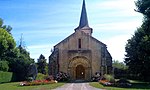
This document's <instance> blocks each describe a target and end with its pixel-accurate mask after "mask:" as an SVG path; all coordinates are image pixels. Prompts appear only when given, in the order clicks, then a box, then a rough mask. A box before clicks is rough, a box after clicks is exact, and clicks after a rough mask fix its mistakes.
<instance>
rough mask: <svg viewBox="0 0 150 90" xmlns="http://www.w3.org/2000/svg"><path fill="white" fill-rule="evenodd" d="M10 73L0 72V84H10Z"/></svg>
mask: <svg viewBox="0 0 150 90" xmlns="http://www.w3.org/2000/svg"><path fill="white" fill-rule="evenodd" d="M12 75H13V73H12V72H3V71H0V83H4V82H10V81H11V79H12Z"/></svg>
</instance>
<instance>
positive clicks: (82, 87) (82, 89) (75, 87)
mask: <svg viewBox="0 0 150 90" xmlns="http://www.w3.org/2000/svg"><path fill="white" fill-rule="evenodd" d="M53 90H102V89H98V88H94V87H92V86H90V85H89V83H67V84H65V85H63V86H61V87H58V88H56V89H53Z"/></svg>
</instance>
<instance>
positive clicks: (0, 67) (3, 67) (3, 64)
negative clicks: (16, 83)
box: [0, 61, 9, 72]
mask: <svg viewBox="0 0 150 90" xmlns="http://www.w3.org/2000/svg"><path fill="white" fill-rule="evenodd" d="M8 69H9V66H8V62H7V61H0V71H5V72H7V71H8Z"/></svg>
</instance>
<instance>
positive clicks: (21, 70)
mask: <svg viewBox="0 0 150 90" xmlns="http://www.w3.org/2000/svg"><path fill="white" fill-rule="evenodd" d="M11 29H12V28H11V27H10V26H6V25H3V20H2V19H0V61H2V62H3V61H7V62H8V66H9V67H7V64H6V63H4V62H3V66H5V69H6V71H7V69H8V68H9V70H8V71H10V72H13V73H14V75H16V77H17V80H24V79H25V78H26V74H27V68H28V66H29V65H30V64H31V63H33V62H34V60H33V59H31V58H30V54H29V52H27V51H26V49H25V48H23V47H22V46H21V45H19V46H18V47H16V42H15V40H14V39H13V36H12V35H11V34H10V31H11ZM2 62H1V63H2ZM0 68H1V67H0Z"/></svg>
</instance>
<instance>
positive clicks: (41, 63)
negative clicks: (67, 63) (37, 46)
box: [37, 54, 47, 74]
mask: <svg viewBox="0 0 150 90" xmlns="http://www.w3.org/2000/svg"><path fill="white" fill-rule="evenodd" d="M37 66H38V68H37V69H38V72H39V73H42V74H46V72H47V71H46V66H47V63H46V59H45V57H44V55H42V54H41V55H40V57H39V59H38V62H37Z"/></svg>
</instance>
